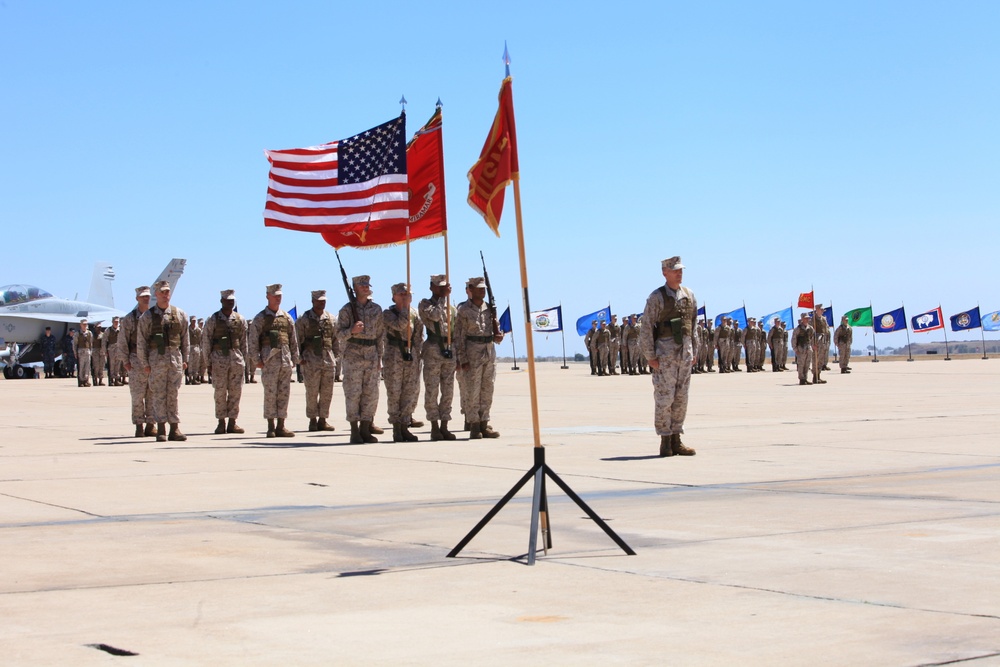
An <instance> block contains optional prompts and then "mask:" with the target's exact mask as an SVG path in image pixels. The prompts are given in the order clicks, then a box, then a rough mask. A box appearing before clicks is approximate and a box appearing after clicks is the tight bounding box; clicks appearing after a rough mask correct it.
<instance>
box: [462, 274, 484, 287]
mask: <svg viewBox="0 0 1000 667" xmlns="http://www.w3.org/2000/svg"><path fill="white" fill-rule="evenodd" d="M465 286H466V287H471V288H473V289H475V288H477V287H486V279H485V278H483V277H482V276H477V277H475V278H469V280H468V282H466V283H465Z"/></svg>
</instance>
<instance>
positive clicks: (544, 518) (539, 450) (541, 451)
mask: <svg viewBox="0 0 1000 667" xmlns="http://www.w3.org/2000/svg"><path fill="white" fill-rule="evenodd" d="M504 63H505V64H506V66H507V77H510V58H509V57H508V55H507V48H506V44H505V45H504ZM504 81H505V82H507V81H508V79H505V80H504ZM501 90H502V89H501ZM511 122H513V119H511ZM513 176H514V177H513V179H512V180H513V181H514V211H515V214H516V217H517V250H518V255H519V260H520V264H521V291H522V293H523V295H524V333H525V344H526V345H527V350H528V352H527V356H528V386H529V388H530V395H531V425H532V429H533V431H534V437H535V446H534V450H535V463H534V465H533V466H531V468H530V469H529V470H528V472H526V473H525V474H524V476H523V477H521V479H520V480H519V481H518V482H517V484H515V485H514V487H513V488H512V489H511V490H510V491H508V492H507V495H505V496H504V497H503V498H501V499H500V502H498V503H497V504H496V505H495V506H494V507H493V509H492V510H490V511H489V512H488V513H487V514H486V516H484V517H483V519H482V520H481V521H480V522H479V523H478V524H476V527H475V528H473V529H472V531H470V532H469V534H468V535H466V536H465V537H464V538H463V539H462V541H461V542H459V543H458V545H457V546H456V547H455V548H454V549H452V550H451V552H449V553H448V557H449V558H454V557H455V556H457V555H458V553H459V552H460V551H461V550H462V549H464V548H465V545H467V544H468V543H469V542H470V541H471V540H472V538H473V537H475V536H476V534H477V533H478V532H479V531H480V530H482V529H483V527H484V526H486V524H488V523H489V522H490V519H492V518H493V517H494V516H496V514H497V512H499V511H500V510H501V509H502V508H503V506H504V505H506V504H507V502H508V501H509V500H510V499H511V498H513V497H514V496H515V495H516V494H517V492H518V491H520V490H521V487H523V486H524V485H525V484H527V483H528V480H529V479H532V478H534V480H535V491H534V495H533V497H532V500H531V535H530V536H529V538H528V565H534V564H535V552H536V551H537V546H538V527H539V522H540V523H541V528H542V534H543V535H544V538H545V540H544V542H543V548H544V549H545V551H546V553H548V550H549V549H550V548H551V547H552V536H551V535H550V533H549V522H548V513H549V507H548V497H547V495H546V493H545V478H546V477H548V478H549V479H551V480H552V481H553V482H555V483H556V485H558V486H559V488H560V489H562V490H563V492H564V493H566V495H568V496H569V497H570V498H572V499H573V502H575V503H576V504H577V505H578V506H579V507H580V509H582V510H583V511H584V512H585V513H586V514H587V516H588V517H590V518H591V519H593V520H594V521H595V522H597V525H599V526H600V527H601V528H602V529H603V530H604V532H605V533H607V534H608V536H609V537H610V538H611V539H612V540H614V541H615V543H616V544H617V545H618V546H619V547H621V548H622V550H624V551H625V553H626V554H628V555H629V556H634V555H635V552H634V551H632V549H631V548H629V546H628V545H627V544H625V542H624V541H623V540H622V539H621V538H620V537H618V535H616V534H615V532H614V531H613V530H611V528H609V527H608V525H607V524H606V523H605V522H604V521H603V520H602V519H601V518H600V517H599V516H597V514H596V513H595V512H594V510H592V509H590V507H588V506H587V504H586V503H585V502H583V500H581V499H580V497H579V496H578V495H576V494H575V493H574V492H573V490H572V489H571V488H569V486H568V485H567V484H566V482H564V481H562V480H561V479H560V478H559V476H558V475H557V474H556V473H555V471H553V470H552V468H550V467H549V466H548V465H547V464H546V463H545V448H544V447H543V446H542V441H541V429H540V428H539V424H538V392H537V387H536V382H535V349H534V342H533V340H532V337H531V306H530V304H529V303H528V268H527V263H526V261H525V252H524V230H523V227H522V224H521V188H520V178H519V176H518V175H517V174H514V175H513Z"/></svg>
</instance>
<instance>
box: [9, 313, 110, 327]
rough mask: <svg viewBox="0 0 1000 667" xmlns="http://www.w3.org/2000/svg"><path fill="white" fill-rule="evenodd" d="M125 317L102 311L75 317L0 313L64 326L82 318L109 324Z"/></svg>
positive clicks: (57, 314) (49, 314) (52, 314)
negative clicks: (115, 319) (117, 318)
mask: <svg viewBox="0 0 1000 667" xmlns="http://www.w3.org/2000/svg"><path fill="white" fill-rule="evenodd" d="M116 315H117V316H118V317H125V315H127V313H125V312H124V311H102V312H100V313H94V314H93V315H91V314H90V313H86V312H83V313H77V314H76V315H65V314H61V313H0V317H17V318H20V319H24V320H43V321H46V322H62V323H64V324H79V323H80V320H81V319H83V318H84V317H86V318H87V320H88V321H89V322H110V321H111V318H113V317H115V316H116Z"/></svg>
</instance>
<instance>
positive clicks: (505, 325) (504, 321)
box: [498, 306, 513, 334]
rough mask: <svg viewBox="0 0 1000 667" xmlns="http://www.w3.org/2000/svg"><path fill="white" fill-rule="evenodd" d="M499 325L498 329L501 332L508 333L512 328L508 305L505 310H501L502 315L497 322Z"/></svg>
mask: <svg viewBox="0 0 1000 667" xmlns="http://www.w3.org/2000/svg"><path fill="white" fill-rule="evenodd" d="M498 324H499V325H500V331H501V332H502V333H505V334H506V333H510V332H511V331H513V329H512V328H511V326H510V306H507V310H505V311H503V315H501V316H500V320H499V322H498Z"/></svg>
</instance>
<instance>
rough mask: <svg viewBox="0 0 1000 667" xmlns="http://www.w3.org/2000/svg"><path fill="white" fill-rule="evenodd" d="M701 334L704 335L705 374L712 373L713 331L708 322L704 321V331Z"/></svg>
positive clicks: (713, 356) (713, 358)
mask: <svg viewBox="0 0 1000 667" xmlns="http://www.w3.org/2000/svg"><path fill="white" fill-rule="evenodd" d="M703 333H704V334H705V340H704V342H703V345H704V347H705V372H706V373H714V372H715V368H714V367H713V366H714V360H715V329H713V328H712V323H711V322H710V321H708V320H705V330H704V332H703Z"/></svg>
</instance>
